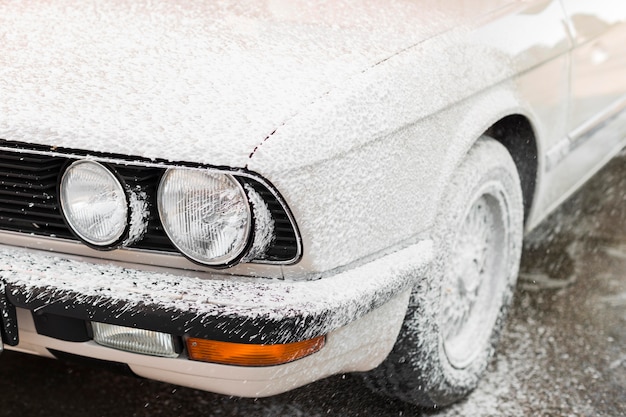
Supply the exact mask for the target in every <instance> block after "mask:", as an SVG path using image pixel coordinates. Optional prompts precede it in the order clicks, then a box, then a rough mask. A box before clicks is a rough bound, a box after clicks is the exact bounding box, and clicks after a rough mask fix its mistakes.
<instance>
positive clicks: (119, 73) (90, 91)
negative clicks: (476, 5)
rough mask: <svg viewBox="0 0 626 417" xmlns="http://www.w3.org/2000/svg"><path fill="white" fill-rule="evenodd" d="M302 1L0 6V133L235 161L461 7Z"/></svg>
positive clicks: (65, 0) (449, 20)
mask: <svg viewBox="0 0 626 417" xmlns="http://www.w3.org/2000/svg"><path fill="white" fill-rule="evenodd" d="M312 3H313V2H305V1H291V0H265V1H256V0H255V1H251V0H250V1H230V0H225V1H202V2H200V1H197V2H193V1H188V2H187V1H185V2H183V1H181V2H172V1H166V0H155V1H148V0H145V1H134V0H133V1H130V0H129V1H123V0H117V1H107V2H105V1H93V2H85V1H80V0H61V1H55V2H48V1H30V2H10V1H9V2H0V138H3V139H9V140H17V141H23V142H32V143H38V144H44V145H51V146H59V147H71V148H78V149H87V150H94V151H106V152H114V153H121V154H128V155H137V156H143V157H149V158H164V159H169V160H178V161H184V160H186V161H193V162H201V163H208V164H213V165H229V166H234V167H244V166H245V165H246V161H247V159H248V158H249V155H250V154H251V152H252V151H253V150H254V149H255V147H256V146H257V145H258V144H259V143H261V142H262V141H263V139H265V138H266V137H268V136H269V135H270V134H271V133H272V132H273V131H274V130H275V129H276V128H277V127H279V126H280V125H281V124H283V123H285V121H287V120H289V118H290V117H293V116H294V115H295V114H297V113H298V111H299V109H302V108H303V107H304V106H307V105H308V104H310V103H311V102H313V101H315V100H316V99H317V98H319V97H321V96H323V95H324V94H327V93H328V92H329V91H332V90H333V89H334V88H337V87H338V86H341V85H342V83H343V82H345V80H347V79H349V78H350V77H353V76H354V75H356V74H358V73H360V72H362V71H365V70H367V69H368V68H370V67H372V66H373V65H375V64H376V63H378V62H380V61H381V60H384V59H386V58H388V57H389V56H392V55H393V54H395V53H397V52H399V51H401V50H403V49H405V48H407V47H410V46H412V45H415V44H417V43H419V42H420V41H422V40H424V39H427V38H429V37H432V36H434V35H435V34H437V33H440V32H442V31H444V30H445V29H447V28H448V27H450V26H451V25H452V24H453V22H454V21H455V20H458V19H459V18H460V17H463V16H464V14H467V13H468V11H466V10H465V9H466V8H467V7H466V6H464V7H463V8H460V6H459V5H460V4H461V3H462V2H459V3H458V4H459V5H457V8H458V10H455V13H452V12H451V10H453V9H454V8H453V7H450V5H449V4H448V5H447V7H446V9H449V10H447V13H446V14H443V13H442V10H441V9H443V8H444V7H443V6H442V5H440V4H439V3H441V2H436V1H433V0H428V1H426V0H425V1H421V2H415V1H409V0H404V1H403V0H392V1H386V0H385V1H383V0H360V1H348V0H342V1H336V0H333V1H321V2H319V3H317V4H312ZM485 3H497V2H495V1H487V0H485V1H482V2H481V4H482V5H483V6H484V4H485Z"/></svg>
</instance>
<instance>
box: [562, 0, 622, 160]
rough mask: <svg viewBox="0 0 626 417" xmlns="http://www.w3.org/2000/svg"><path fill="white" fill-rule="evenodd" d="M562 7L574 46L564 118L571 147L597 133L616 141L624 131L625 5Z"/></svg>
mask: <svg viewBox="0 0 626 417" xmlns="http://www.w3.org/2000/svg"><path fill="white" fill-rule="evenodd" d="M562 2H563V6H564V9H565V12H566V14H567V16H568V19H569V26H570V32H571V34H572V39H573V42H574V50H573V51H572V56H571V60H572V61H571V100H572V101H571V106H570V113H569V130H570V140H571V142H572V145H573V147H576V146H578V145H583V144H584V143H585V142H587V141H588V140H593V137H594V135H596V134H597V133H600V132H601V131H604V134H603V135H602V136H604V137H606V136H607V135H611V136H615V137H616V138H617V136H619V135H620V133H621V134H622V135H623V134H624V127H626V117H624V116H625V115H624V114H623V113H624V109H626V2H623V1H614V0H595V1H589V0H562ZM600 142H602V141H600ZM605 145H606V146H611V145H614V143H613V142H612V141H608V142H607V143H606V144H605Z"/></svg>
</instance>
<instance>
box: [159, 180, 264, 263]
mask: <svg viewBox="0 0 626 417" xmlns="http://www.w3.org/2000/svg"><path fill="white" fill-rule="evenodd" d="M157 205H158V211H159V215H160V217H161V222H162V223H163V228H164V229H165V232H166V233H167V235H168V236H169V238H170V239H171V241H172V243H173V244H174V245H175V246H176V247H177V248H178V249H179V250H180V251H181V252H182V253H183V254H184V255H185V256H187V257H188V258H190V259H192V260H194V261H196V262H199V263H202V264H205V265H212V266H228V265H230V264H232V263H234V262H236V261H238V260H239V259H240V258H241V257H242V256H243V255H244V253H245V250H246V248H247V247H248V245H249V243H250V239H249V237H250V233H251V230H253V229H252V215H251V211H250V205H249V203H248V199H247V197H246V193H245V191H244V189H243V187H242V186H241V184H240V183H239V182H238V181H237V180H235V178H234V177H233V176H231V175H229V174H225V173H215V172H210V171H206V170H198V169H186V168H170V169H168V170H167V171H166V172H165V174H164V175H163V178H162V179H161V183H160V184H159V189H158V193H157Z"/></svg>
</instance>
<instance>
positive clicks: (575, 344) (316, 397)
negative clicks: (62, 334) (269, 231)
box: [0, 152, 626, 417]
mask: <svg viewBox="0 0 626 417" xmlns="http://www.w3.org/2000/svg"><path fill="white" fill-rule="evenodd" d="M526 246H527V247H526V249H525V251H524V260H523V272H522V274H521V276H520V282H519V286H518V291H517V294H516V301H515V306H514V309H513V313H512V317H510V320H509V323H508V326H507V329H506V331H505V333H504V335H503V340H502V343H501V348H500V349H499V352H498V355H497V358H496V360H494V362H493V363H492V365H491V366H490V369H489V372H488V374H487V375H486V376H485V378H484V380H483V382H482V383H481V385H480V386H479V387H478V389H477V390H476V392H475V393H474V394H472V395H471V396H470V397H469V398H468V399H467V400H465V401H464V402H462V403H460V404H457V405H454V406H452V407H449V408H446V409H443V410H435V411H428V410H421V409H419V408H416V407H413V406H408V405H406V404H402V403H400V402H396V401H392V400H389V399H386V398H383V397H379V396H376V395H373V394H371V393H370V392H369V391H368V390H367V389H366V388H365V386H364V385H363V384H362V382H361V380H360V378H359V377H358V376H355V375H338V376H335V377H332V378H328V379H326V380H324V381H320V382H318V383H315V384H312V385H310V386H308V387H304V388H300V389H298V390H295V391H293V392H291V393H287V394H284V395H281V396H277V397H273V398H269V399H258V400H254V399H238V398H230V397H224V396H219V395H214V394H210V393H205V392H201V391H196V390H192V389H187V388H181V387H176V386H172V385H167V384H163V383H159V382H154V381H145V380H141V379H136V378H130V377H125V376H121V375H116V374H112V373H110V372H108V371H105V370H99V369H93V368H89V367H84V366H80V365H69V366H68V365H65V364H63V363H60V362H58V361H54V360H49V359H43V358H37V357H31V356H27V355H23V354H18V353H14V352H4V353H3V354H2V355H1V356H0V392H1V393H2V394H0V415H2V416H46V417H48V416H81V417H82V416H86V415H89V416H248V417H250V416H530V415H532V416H540V417H556V416H594V417H596V416H607V417H608V416H611V417H617V416H626V152H622V154H621V155H620V156H618V157H616V158H615V159H614V160H613V161H612V163H611V164H610V165H609V166H608V167H607V168H605V169H604V170H603V171H602V172H601V173H600V174H598V175H597V176H596V177H594V178H593V179H592V180H591V182H590V183H589V184H588V185H587V186H585V188H584V189H583V190H581V191H580V192H579V193H578V194H576V195H575V196H574V197H573V198H572V199H570V201H568V202H567V204H566V205H565V206H563V207H562V208H561V209H560V210H559V211H558V212H556V213H554V214H553V215H552V216H551V217H550V218H549V219H548V220H547V221H546V223H545V224H544V225H543V226H542V227H541V228H539V230H537V231H536V232H535V233H533V235H532V236H530V239H529V242H528V244H527V245H526Z"/></svg>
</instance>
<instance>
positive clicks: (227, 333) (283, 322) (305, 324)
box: [7, 284, 328, 344]
mask: <svg viewBox="0 0 626 417" xmlns="http://www.w3.org/2000/svg"><path fill="white" fill-rule="evenodd" d="M7 296H8V299H9V300H10V302H11V303H12V304H14V305H15V306H16V307H21V308H25V309H28V310H31V311H32V310H37V312H38V313H41V314H54V315H59V316H64V317H71V318H75V319H80V320H87V321H97V322H101V323H109V324H116V325H119V326H126V327H136V328H141V329H146V330H153V331H157V332H162V333H169V334H172V335H175V336H185V335H186V336H190V337H198V338H202V339H209V340H217V341H223V342H235V343H251V344H258V343H260V342H259V335H263V338H262V343H264V344H281V343H293V342H299V341H302V340H306V339H311V338H314V337H317V336H322V335H324V329H325V324H326V322H327V320H328V317H327V314H325V313H320V314H318V315H306V316H303V315H301V314H299V313H298V312H289V314H285V315H283V316H282V317H276V316H272V317H267V316H261V317H257V318H254V319H251V318H250V317H249V316H245V315H241V316H239V315H232V314H230V315H215V314H198V313H196V312H194V311H182V310H176V309H166V308H163V307H161V306H158V305H153V304H144V303H138V304H129V303H128V302H124V301H120V300H113V299H106V300H104V299H103V298H102V297H94V296H85V295H80V294H78V293H75V292H71V291H66V292H62V293H61V292H59V291H55V290H51V289H49V288H21V287H20V286H16V285H13V284H7ZM316 329H319V332H316Z"/></svg>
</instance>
